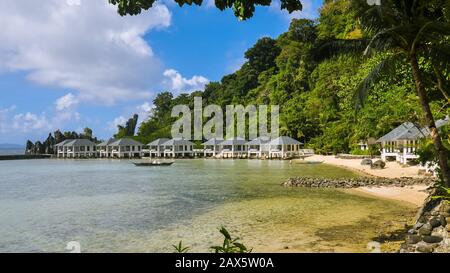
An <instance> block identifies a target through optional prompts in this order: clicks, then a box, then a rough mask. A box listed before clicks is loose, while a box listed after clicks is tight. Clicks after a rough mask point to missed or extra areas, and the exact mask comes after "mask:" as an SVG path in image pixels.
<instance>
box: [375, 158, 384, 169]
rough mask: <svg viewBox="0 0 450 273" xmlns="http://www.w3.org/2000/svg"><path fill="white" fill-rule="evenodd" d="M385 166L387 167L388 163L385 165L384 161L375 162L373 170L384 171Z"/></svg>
mask: <svg viewBox="0 0 450 273" xmlns="http://www.w3.org/2000/svg"><path fill="white" fill-rule="evenodd" d="M385 166H386V163H384V161H383V160H377V161H375V162H373V164H372V169H384V167H385Z"/></svg>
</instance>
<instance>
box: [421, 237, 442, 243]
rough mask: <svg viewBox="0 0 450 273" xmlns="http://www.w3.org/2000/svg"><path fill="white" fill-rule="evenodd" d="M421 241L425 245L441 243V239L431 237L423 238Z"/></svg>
mask: <svg viewBox="0 0 450 273" xmlns="http://www.w3.org/2000/svg"><path fill="white" fill-rule="evenodd" d="M423 241H424V242H425V243H429V244H435V243H439V242H440V241H442V237H440V236H432V235H428V236H423Z"/></svg>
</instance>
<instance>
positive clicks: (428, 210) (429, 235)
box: [400, 197, 450, 253]
mask: <svg viewBox="0 0 450 273" xmlns="http://www.w3.org/2000/svg"><path fill="white" fill-rule="evenodd" d="M400 252H401V253H408V252H416V253H432V252H440V253H449V252H450V203H449V202H447V201H443V200H434V199H432V198H431V197H429V198H428V199H427V201H426V202H425V204H424V205H423V207H422V208H421V209H420V210H419V212H418V213H417V216H416V223H415V225H414V227H413V228H412V229H410V230H409V231H408V234H407V235H406V240H405V243H403V244H402V246H401V248H400Z"/></svg>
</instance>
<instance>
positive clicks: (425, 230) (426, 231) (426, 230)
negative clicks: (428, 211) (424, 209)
mask: <svg viewBox="0 0 450 273" xmlns="http://www.w3.org/2000/svg"><path fill="white" fill-rule="evenodd" d="M431 230H433V228H432V227H431V225H430V224H425V225H423V226H422V227H421V228H419V234H420V235H430V234H431Z"/></svg>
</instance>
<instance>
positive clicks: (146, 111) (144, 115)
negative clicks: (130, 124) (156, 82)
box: [136, 102, 154, 127]
mask: <svg viewBox="0 0 450 273" xmlns="http://www.w3.org/2000/svg"><path fill="white" fill-rule="evenodd" d="M153 108H154V105H153V104H150V103H149V102H145V103H143V104H141V105H139V106H138V107H136V109H137V114H138V115H139V121H138V126H137V127H139V126H140V124H141V123H142V122H143V121H146V120H147V119H148V118H149V116H150V114H151V112H152V110H153Z"/></svg>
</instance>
